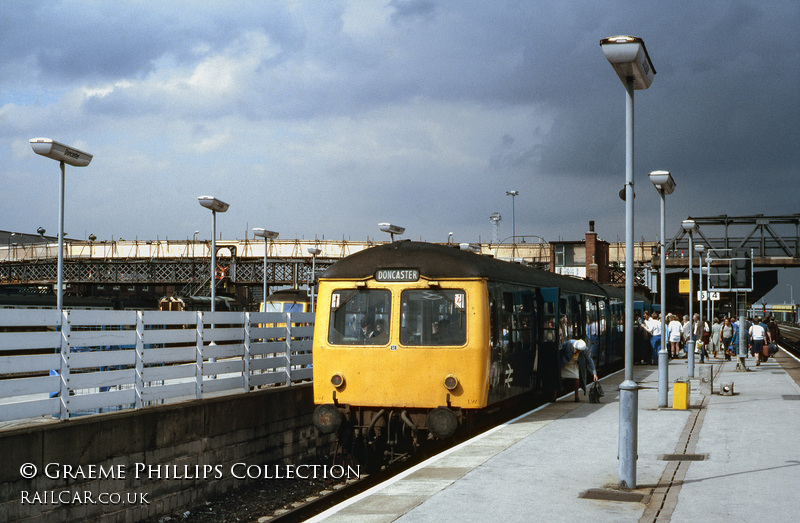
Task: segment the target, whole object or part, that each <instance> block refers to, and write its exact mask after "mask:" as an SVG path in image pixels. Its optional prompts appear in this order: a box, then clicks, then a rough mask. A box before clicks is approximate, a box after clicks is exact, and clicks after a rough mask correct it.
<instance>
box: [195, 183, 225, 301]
mask: <svg viewBox="0 0 800 523" xmlns="http://www.w3.org/2000/svg"><path fill="white" fill-rule="evenodd" d="M197 201H198V202H200V205H202V206H203V207H205V208H206V209H211V216H212V225H211V312H214V311H216V310H217V278H216V268H217V213H218V212H225V211H227V210H228V207H230V205H228V204H227V203H225V202H223V201H220V200H217V199H216V198H214V197H213V196H198V197H197Z"/></svg>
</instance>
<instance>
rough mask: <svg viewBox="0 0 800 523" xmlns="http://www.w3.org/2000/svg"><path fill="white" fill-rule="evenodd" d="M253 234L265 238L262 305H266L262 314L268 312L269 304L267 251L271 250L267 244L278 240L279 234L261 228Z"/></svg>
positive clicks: (257, 228) (256, 229)
mask: <svg viewBox="0 0 800 523" xmlns="http://www.w3.org/2000/svg"><path fill="white" fill-rule="evenodd" d="M253 234H255V235H256V236H259V237H261V238H264V299H263V300H261V303H263V304H264V307H263V308H262V309H261V311H262V312H266V311H267V309H266V306H267V305H266V304H267V251H268V250H269V249H268V245H267V244H268V243H269V241H270V240H275V239H277V238H278V233H277V232H275V231H268V230H266V229H264V228H261V227H256V228H255V229H253Z"/></svg>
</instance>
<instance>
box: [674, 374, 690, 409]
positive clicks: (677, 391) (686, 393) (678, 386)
mask: <svg viewBox="0 0 800 523" xmlns="http://www.w3.org/2000/svg"><path fill="white" fill-rule="evenodd" d="M691 391H692V380H680V379H679V380H675V383H673V385H672V408H673V409H678V410H688V409H689V405H690V404H691V399H690V395H691Z"/></svg>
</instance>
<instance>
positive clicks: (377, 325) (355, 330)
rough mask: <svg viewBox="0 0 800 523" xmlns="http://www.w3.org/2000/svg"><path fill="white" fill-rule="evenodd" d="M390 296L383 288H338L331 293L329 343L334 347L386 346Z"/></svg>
mask: <svg viewBox="0 0 800 523" xmlns="http://www.w3.org/2000/svg"><path fill="white" fill-rule="evenodd" d="M391 303H392V295H391V293H390V292H389V291H388V290H386V289H340V290H336V291H334V292H333V293H332V294H331V315H330V320H329V327H328V341H329V342H330V343H331V344H333V345H386V343H388V341H389V328H390V323H389V313H390V310H391Z"/></svg>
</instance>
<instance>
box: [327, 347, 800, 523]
mask: <svg viewBox="0 0 800 523" xmlns="http://www.w3.org/2000/svg"><path fill="white" fill-rule="evenodd" d="M776 357H777V360H778V361H776V359H775V358H771V359H770V360H769V361H768V362H765V363H762V364H761V365H760V366H758V367H756V366H755V361H754V359H752V358H748V359H747V365H748V368H749V371H741V370H737V369H736V362H735V361H733V362H721V361H718V360H713V361H712V363H711V364H710V365H711V366H712V373H711V374H712V375H713V394H711V395H703V394H701V384H700V379H699V376H700V367H702V365H700V364H699V363H697V364H696V365H695V378H694V379H693V380H692V381H691V388H690V392H689V408H688V409H686V410H678V409H673V408H671V407H672V406H673V405H672V404H673V387H672V385H673V383H674V381H675V380H677V379H679V378H686V376H687V374H688V369H687V360H685V359H678V360H672V361H671V362H670V368H669V380H670V393H669V405H670V408H663V409H659V408H658V370H657V367H656V366H636V367H635V368H634V381H636V382H637V383H638V384H639V386H640V390H639V394H638V404H639V409H638V425H637V426H638V460H637V475H636V485H637V488H636V489H634V490H621V489H619V487H618V484H619V472H618V469H619V464H618V461H617V449H618V445H619V437H618V430H619V402H618V396H619V390H618V385H619V383H621V382H622V380H623V378H624V375H623V372H618V373H616V374H613V375H611V376H609V377H606V378H605V379H604V380H603V381H602V384H603V388H604V391H605V396H604V397H603V398H602V399H601V403H599V404H596V403H595V404H592V403H588V400H587V398H586V396H583V394H581V401H580V402H575V401H574V400H573V397H574V396H573V394H572V393H570V394H569V395H567V396H565V397H563V398H561V399H560V400H559V401H557V402H554V403H549V404H547V405H544V406H542V407H540V408H538V409H536V410H534V411H531V412H529V413H527V414H525V415H523V416H520V417H519V418H517V419H515V420H512V421H510V422H508V423H506V424H504V425H501V426H499V427H496V428H494V429H492V430H490V431H488V432H486V433H483V434H481V435H479V436H477V437H475V438H473V439H471V440H469V441H467V442H465V443H462V444H460V445H458V446H456V447H454V448H452V449H449V450H448V451H446V452H444V453H442V454H439V455H437V456H435V457H433V458H431V459H429V460H427V461H425V462H424V463H422V464H420V465H418V466H416V467H414V468H412V469H410V470H408V471H406V472H404V473H402V474H400V475H398V476H396V477H394V478H392V479H391V480H389V481H387V482H384V483H382V484H380V485H378V486H376V487H374V488H372V489H370V490H368V491H366V492H364V493H362V494H361V495H359V496H356V497H354V498H352V499H350V500H348V501H347V502H344V503H342V504H340V505H337V506H335V507H332V508H331V509H330V510H328V511H326V512H324V513H322V514H320V515H319V516H317V517H315V518H314V519H312V520H311V521H326V522H345V521H346V522H348V523H352V522H385V521H386V522H388V521H413V522H420V521H421V522H425V521H430V522H436V523H441V522H450V521H452V522H461V521H474V520H478V519H487V520H489V521H500V520H502V521H525V522H528V521H592V522H598V521H614V522H619V521H647V522H652V521H754V520H759V521H771V522H781V521H787V522H788V521H796V520H797V517H798V506H799V505H798V498H797V496H798V494H797V492H798V490H797V489H798V483H800V445H799V444H798V438H797V437H798V434H800V386H798V385H797V383H796V382H795V381H794V380H793V379H792V376H791V375H790V374H792V375H794V376H795V378H794V379H797V378H796V376H797V373H798V372H800V361H798V360H796V359H795V358H793V357H792V356H790V355H788V354H787V353H786V352H784V351H780V352H779V353H778V354H777V355H776ZM706 365H708V364H706ZM731 383H732V384H733V395H722V394H720V385H721V384H731ZM684 403H685V402H684Z"/></svg>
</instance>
